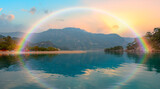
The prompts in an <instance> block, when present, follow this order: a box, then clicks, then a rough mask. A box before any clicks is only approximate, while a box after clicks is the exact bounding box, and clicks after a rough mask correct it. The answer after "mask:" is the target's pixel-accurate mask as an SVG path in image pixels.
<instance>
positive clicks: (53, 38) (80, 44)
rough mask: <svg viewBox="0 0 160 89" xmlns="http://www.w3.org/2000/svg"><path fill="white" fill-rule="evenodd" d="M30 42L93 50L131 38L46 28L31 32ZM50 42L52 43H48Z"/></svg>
mask: <svg viewBox="0 0 160 89" xmlns="http://www.w3.org/2000/svg"><path fill="white" fill-rule="evenodd" d="M0 34H1V35H4V36H7V35H9V36H12V37H21V36H22V35H23V34H24V33H21V32H13V33H12V32H10V33H0ZM29 41H30V42H31V43H36V44H37V45H41V46H44V45H42V44H43V43H44V44H45V42H47V43H46V44H45V46H46V45H47V44H50V45H53V44H54V46H55V45H56V47H59V48H61V49H70V50H93V49H104V48H107V47H113V46H126V45H127V44H128V43H129V42H132V41H133V38H124V37H121V36H119V35H118V34H95V33H89V32H86V31H85V30H82V29H80V28H72V27H68V28H64V29H48V30H47V31H44V32H40V33H32V38H31V39H30V40H29ZM50 42H52V43H53V44H52V43H50Z"/></svg>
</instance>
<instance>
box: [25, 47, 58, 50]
mask: <svg viewBox="0 0 160 89" xmlns="http://www.w3.org/2000/svg"><path fill="white" fill-rule="evenodd" d="M28 49H29V50H30V51H59V49H58V48H54V47H47V48H45V47H38V46H34V47H28Z"/></svg>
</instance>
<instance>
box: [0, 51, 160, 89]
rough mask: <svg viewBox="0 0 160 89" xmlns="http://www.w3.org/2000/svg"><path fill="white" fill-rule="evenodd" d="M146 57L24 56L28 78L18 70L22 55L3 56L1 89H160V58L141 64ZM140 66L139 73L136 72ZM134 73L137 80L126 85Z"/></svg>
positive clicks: (154, 56) (151, 56)
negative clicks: (135, 69)
mask: <svg viewBox="0 0 160 89" xmlns="http://www.w3.org/2000/svg"><path fill="white" fill-rule="evenodd" d="M143 56H144V54H140V53H138V54H136V53H117V52H116V53H115V52H112V53H103V52H94V53H86V54H59V55H21V57H22V58H23V60H24V64H25V66H26V67H27V68H28V69H29V72H30V75H28V71H26V70H23V69H21V70H16V71H15V69H17V68H20V65H19V63H20V60H19V57H18V56H16V55H3V56H0V86H1V89H46V88H47V87H44V86H41V84H42V83H43V85H45V86H48V87H49V88H56V89H115V88H118V89H151V88H152V89H159V87H160V85H159V83H158V81H160V79H159V78H158V77H159V76H160V74H159V72H160V55H159V54H158V53H157V54H146V56H147V58H148V60H147V61H145V62H143V64H141V58H142V57H143ZM137 66H138V68H139V70H138V71H134V68H136V67H137ZM4 69H5V70H4ZM9 70H10V71H9ZM133 72H134V73H136V76H134V75H133V76H134V79H132V80H131V81H128V82H125V83H124V81H125V80H128V79H129V78H130V77H131V76H130V75H132V74H133ZM31 75H34V76H36V77H37V79H38V80H37V79H36V78H32V77H31ZM39 81H40V82H39ZM39 83H40V84H39ZM151 85H153V86H151Z"/></svg>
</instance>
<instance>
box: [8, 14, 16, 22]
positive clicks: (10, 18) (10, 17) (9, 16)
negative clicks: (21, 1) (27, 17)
mask: <svg viewBox="0 0 160 89" xmlns="http://www.w3.org/2000/svg"><path fill="white" fill-rule="evenodd" d="M14 18H15V16H14V15H13V14H10V15H8V16H7V19H8V20H9V21H12V20H13V19H14Z"/></svg>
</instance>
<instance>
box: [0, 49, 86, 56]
mask: <svg viewBox="0 0 160 89" xmlns="http://www.w3.org/2000/svg"><path fill="white" fill-rule="evenodd" d="M86 52H87V51H82V50H73V51H29V52H14V51H0V54H2V55H3V54H79V53H86Z"/></svg>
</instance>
